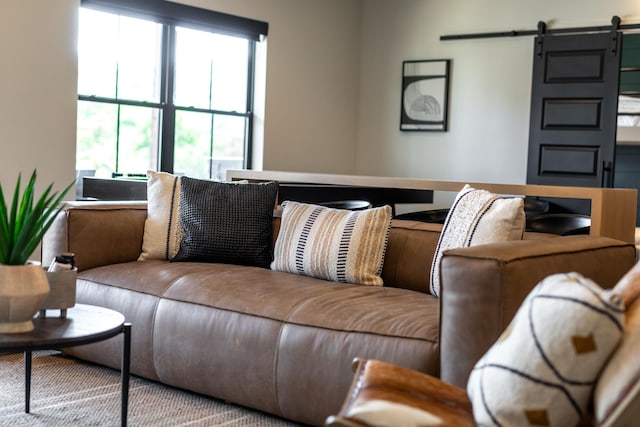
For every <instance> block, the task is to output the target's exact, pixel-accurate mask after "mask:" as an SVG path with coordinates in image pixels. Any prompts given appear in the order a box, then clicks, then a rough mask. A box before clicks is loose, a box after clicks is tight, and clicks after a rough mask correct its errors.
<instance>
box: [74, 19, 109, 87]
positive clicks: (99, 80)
mask: <svg viewBox="0 0 640 427" xmlns="http://www.w3.org/2000/svg"><path fill="white" fill-rule="evenodd" d="M78 31H79V32H78V93H80V94H82V95H95V96H103V97H109V98H113V97H115V96H116V76H117V65H118V49H117V47H118V45H117V40H118V16H117V15H113V14H111V13H103V12H97V11H95V10H91V9H86V8H80V23H79V30H78Z"/></svg>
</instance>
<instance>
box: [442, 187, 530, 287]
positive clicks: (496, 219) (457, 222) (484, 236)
mask: <svg viewBox="0 0 640 427" xmlns="http://www.w3.org/2000/svg"><path fill="white" fill-rule="evenodd" d="M525 222H526V217H525V214H524V201H523V200H522V198H519V197H509V198H502V197H500V196H498V195H496V194H493V193H491V192H489V191H486V190H478V189H475V188H473V187H471V186H469V185H465V186H464V188H463V189H462V190H460V192H459V193H458V194H457V196H456V198H455V200H454V202H453V205H452V206H451V209H450V210H449V214H448V215H447V219H446V220H445V222H444V225H443V227H442V232H441V233H440V239H439V240H438V246H437V247H436V253H435V254H434V256H433V261H432V263H431V285H430V287H431V293H432V294H433V295H435V296H440V261H441V260H442V254H443V253H444V251H446V250H449V249H455V248H464V247H468V246H476V245H483V244H487V243H496V242H506V241H509V240H520V239H522V235H523V233H524V227H525Z"/></svg>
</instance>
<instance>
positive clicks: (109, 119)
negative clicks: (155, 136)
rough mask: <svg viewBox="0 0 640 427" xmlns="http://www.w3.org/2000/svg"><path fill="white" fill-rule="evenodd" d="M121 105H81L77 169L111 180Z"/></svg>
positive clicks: (92, 103) (79, 108) (84, 102)
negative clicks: (94, 172)
mask: <svg viewBox="0 0 640 427" xmlns="http://www.w3.org/2000/svg"><path fill="white" fill-rule="evenodd" d="M117 123H118V106H117V105H111V104H101V103H97V102H87V101H79V102H78V136H77V146H76V169H79V170H81V169H86V170H95V171H96V176H98V177H102V178H110V177H111V172H113V171H115V169H116V144H117Z"/></svg>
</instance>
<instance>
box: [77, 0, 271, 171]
mask: <svg viewBox="0 0 640 427" xmlns="http://www.w3.org/2000/svg"><path fill="white" fill-rule="evenodd" d="M80 6H81V7H86V8H90V9H94V10H98V11H103V12H108V13H113V14H118V15H123V16H128V17H132V18H139V19H144V20H147V21H153V22H156V23H159V24H162V25H163V27H162V39H163V40H162V46H163V47H162V59H161V60H162V73H161V82H160V93H161V95H160V102H159V103H152V102H145V101H134V100H126V99H118V98H106V97H98V96H93V95H81V94H78V100H79V101H93V102H101V103H109V104H117V105H129V106H144V107H153V108H158V109H159V110H160V114H161V138H160V142H159V147H158V151H159V153H158V156H159V157H158V159H157V160H158V169H159V170H161V171H164V172H169V173H173V172H174V146H175V138H174V137H175V114H176V111H178V110H180V111H191V112H205V113H209V114H212V115H213V116H215V115H226V116H240V117H245V118H246V121H247V126H246V128H245V132H246V135H245V141H246V144H245V146H244V150H245V152H244V167H245V168H247V169H250V168H251V164H252V158H251V153H252V147H253V104H254V99H255V98H254V89H255V55H256V43H257V42H258V41H262V40H263V39H264V38H265V37H266V36H267V33H268V29H269V24H268V23H266V22H262V21H257V20H253V19H249V18H244V17H240V16H236V15H230V14H226V13H222V12H217V11H212V10H209V9H202V8H198V7H194V6H187V5H183V4H179V3H172V2H168V1H165V0H81V1H80ZM176 27H185V28H190V29H195V30H200V31H207V32H212V33H217V34H223V35H229V36H235V37H241V38H245V39H247V41H248V42H249V58H248V61H247V67H248V70H247V99H246V112H235V111H222V110H215V109H202V108H196V107H185V106H177V105H175V104H174V100H173V93H174V80H175V52H176V49H175V48H176V37H175V34H176V32H175V28H176Z"/></svg>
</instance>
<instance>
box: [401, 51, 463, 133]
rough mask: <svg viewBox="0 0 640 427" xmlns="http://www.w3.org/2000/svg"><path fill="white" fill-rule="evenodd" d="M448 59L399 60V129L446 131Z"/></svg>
mask: <svg viewBox="0 0 640 427" xmlns="http://www.w3.org/2000/svg"><path fill="white" fill-rule="evenodd" d="M450 63H451V60H450V59H433V60H419V61H403V62H402V100H401V103H402V104H401V106H400V111H401V115H400V130H407V131H436V132H445V131H446V130H447V115H448V110H449V105H448V104H449V67H450Z"/></svg>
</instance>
